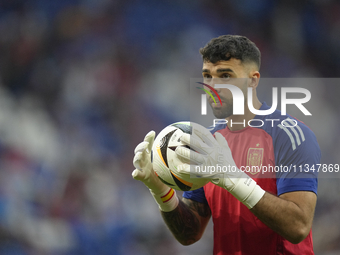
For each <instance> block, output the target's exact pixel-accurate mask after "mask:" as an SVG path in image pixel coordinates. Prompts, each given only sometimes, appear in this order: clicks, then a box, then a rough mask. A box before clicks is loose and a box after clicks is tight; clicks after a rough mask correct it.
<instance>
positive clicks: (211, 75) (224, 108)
mask: <svg viewBox="0 0 340 255" xmlns="http://www.w3.org/2000/svg"><path fill="white" fill-rule="evenodd" d="M247 70H248V69H247V66H246V65H243V64H242V63H241V61H240V60H239V59H235V58H231V59H230V60H228V61H219V62H217V63H215V64H213V63H211V62H204V63H203V69H202V75H203V78H204V83H205V84H208V85H210V86H212V87H214V86H215V84H232V85H235V86H237V87H239V88H240V89H241V90H242V92H243V94H244V99H245V102H247V93H246V92H247V86H248V82H249V79H247V78H249V71H247ZM205 89H207V90H209V88H207V87H205ZM216 91H217V93H218V95H219V96H220V98H221V101H222V105H221V104H220V103H219V100H218V99H217V98H216V104H215V103H214V101H213V99H212V98H211V97H210V96H208V95H207V98H208V102H209V104H210V106H211V108H212V110H213V113H214V115H215V117H216V118H218V119H225V118H227V117H229V116H231V115H232V114H233V97H232V94H231V92H230V90H229V89H221V88H219V89H216Z"/></svg>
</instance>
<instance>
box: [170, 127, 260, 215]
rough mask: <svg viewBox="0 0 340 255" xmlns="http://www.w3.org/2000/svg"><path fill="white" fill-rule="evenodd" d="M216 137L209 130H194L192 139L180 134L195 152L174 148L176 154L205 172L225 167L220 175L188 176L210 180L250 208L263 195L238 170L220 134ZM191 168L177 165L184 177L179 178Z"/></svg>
mask: <svg viewBox="0 0 340 255" xmlns="http://www.w3.org/2000/svg"><path fill="white" fill-rule="evenodd" d="M215 137H216V139H215V138H214V136H213V135H212V134H211V133H210V132H209V131H208V130H197V129H193V135H189V134H183V135H182V136H181V138H180V139H181V141H182V142H183V143H185V144H187V145H189V146H190V148H192V149H193V150H195V151H193V150H190V149H188V148H185V147H177V149H176V154H177V155H178V156H179V157H182V158H184V159H186V160H190V162H191V163H194V164H196V166H197V165H200V166H202V167H206V169H207V166H214V168H210V169H215V170H216V169H224V168H223V166H225V167H227V169H228V170H227V171H224V172H223V171H222V173H221V172H217V171H214V172H210V173H206V172H204V173H203V172H202V171H201V172H199V173H197V172H196V171H195V172H194V171H192V172H191V174H194V175H195V176H196V177H201V178H208V179H210V181H211V182H212V183H214V184H216V185H218V186H220V187H222V188H224V189H226V190H228V191H229V192H230V193H231V194H232V195H233V196H234V197H236V198H237V199H238V200H239V201H240V202H242V203H243V204H244V205H245V206H247V207H248V208H249V209H251V208H253V207H254V206H255V205H256V204H257V202H258V201H259V200H260V199H261V198H262V196H263V195H264V193H265V191H264V190H263V189H262V188H261V187H260V186H259V185H257V183H256V181H254V180H253V179H252V178H250V177H249V176H248V175H247V174H246V173H244V172H242V171H241V170H239V169H238V168H237V166H236V164H235V161H234V159H233V157H232V154H231V150H230V148H229V146H228V143H227V141H226V140H225V138H224V137H223V136H222V135H221V134H220V133H215ZM217 166H219V168H218V167H217ZM191 167H194V166H192V165H191V166H190V165H187V164H183V165H179V166H177V171H178V172H182V173H183V175H181V176H184V173H186V174H188V173H190V168H191ZM208 169H209V168H208ZM230 169H232V170H230Z"/></svg>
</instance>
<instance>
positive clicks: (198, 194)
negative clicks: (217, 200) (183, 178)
mask: <svg viewBox="0 0 340 255" xmlns="http://www.w3.org/2000/svg"><path fill="white" fill-rule="evenodd" d="M183 197H184V198H187V199H190V200H194V201H196V202H199V203H203V204H208V201H207V199H206V198H205V193H204V189H203V187H202V188H199V189H196V190H190V191H184V192H183Z"/></svg>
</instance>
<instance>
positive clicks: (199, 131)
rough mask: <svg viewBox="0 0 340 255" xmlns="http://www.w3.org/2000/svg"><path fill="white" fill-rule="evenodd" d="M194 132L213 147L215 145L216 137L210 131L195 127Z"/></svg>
mask: <svg viewBox="0 0 340 255" xmlns="http://www.w3.org/2000/svg"><path fill="white" fill-rule="evenodd" d="M194 133H195V134H196V135H197V136H198V137H199V138H201V139H202V141H203V142H205V143H206V144H207V145H209V146H210V147H213V146H214V145H216V140H215V139H214V136H213V135H212V134H211V133H210V131H208V130H202V129H194Z"/></svg>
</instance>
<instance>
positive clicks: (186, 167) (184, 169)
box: [177, 164, 190, 174]
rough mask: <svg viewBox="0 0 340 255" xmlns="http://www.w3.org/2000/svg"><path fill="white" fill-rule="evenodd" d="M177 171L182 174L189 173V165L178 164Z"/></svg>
mask: <svg viewBox="0 0 340 255" xmlns="http://www.w3.org/2000/svg"><path fill="white" fill-rule="evenodd" d="M177 171H178V172H180V173H183V174H190V165H188V164H182V165H178V166H177Z"/></svg>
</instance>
